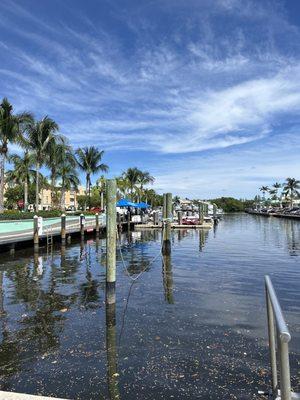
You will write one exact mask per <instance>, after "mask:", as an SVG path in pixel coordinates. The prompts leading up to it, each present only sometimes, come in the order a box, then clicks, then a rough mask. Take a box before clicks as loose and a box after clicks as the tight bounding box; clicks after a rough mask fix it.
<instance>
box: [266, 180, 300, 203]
mask: <svg viewBox="0 0 300 400" xmlns="http://www.w3.org/2000/svg"><path fill="white" fill-rule="evenodd" d="M259 190H260V191H261V192H262V194H263V201H264V202H265V201H266V194H269V195H270V200H272V201H273V202H275V203H276V202H277V203H279V204H282V203H283V202H287V203H289V204H290V206H291V207H293V205H294V200H295V199H297V198H299V197H300V181H299V180H297V179H295V178H287V179H286V181H285V182H284V183H279V182H275V183H274V184H273V185H272V186H270V187H269V186H261V187H260V188H259Z"/></svg>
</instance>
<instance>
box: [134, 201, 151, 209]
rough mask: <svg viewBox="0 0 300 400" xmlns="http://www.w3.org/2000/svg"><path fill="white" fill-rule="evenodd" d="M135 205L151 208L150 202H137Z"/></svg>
mask: <svg viewBox="0 0 300 400" xmlns="http://www.w3.org/2000/svg"><path fill="white" fill-rule="evenodd" d="M135 206H136V207H137V208H149V207H150V205H149V204H147V203H144V202H141V203H137V204H136V205H135Z"/></svg>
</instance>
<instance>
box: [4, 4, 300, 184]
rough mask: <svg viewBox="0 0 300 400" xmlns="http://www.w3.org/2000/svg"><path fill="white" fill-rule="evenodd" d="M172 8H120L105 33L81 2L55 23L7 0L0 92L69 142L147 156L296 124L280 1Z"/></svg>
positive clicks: (290, 40) (255, 136)
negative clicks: (46, 118)
mask: <svg viewBox="0 0 300 400" xmlns="http://www.w3.org/2000/svg"><path fill="white" fill-rule="evenodd" d="M276 3H277V2H276ZM59 4H60V3H59V2H57V6H58V7H60V5H59ZM170 4H171V3H170V2H169V1H165V0H156V1H155V2H148V3H147V4H144V3H143V4H142V3H141V4H140V5H138V6H136V4H135V6H134V7H132V5H131V3H130V2H129V5H128V7H126V8H124V6H123V5H122V4H121V3H120V4H119V8H118V12H117V10H115V9H114V8H111V9H110V10H111V15H108V16H107V17H108V18H112V21H114V22H115V25H114V26H112V27H111V29H108V28H107V26H108V25H106V24H105V21H104V20H103V19H101V18H100V17H101V15H100V14H99V16H100V17H99V18H97V19H95V18H93V17H94V16H93V15H92V14H91V13H88V11H89V6H88V5H87V6H86V10H87V12H86V13H85V12H82V10H81V11H80V10H79V9H78V10H77V9H76V7H73V9H72V18H70V19H68V20H66V21H62V20H60V19H59V18H55V19H54V18H53V16H52V18H50V17H49V18H47V15H46V14H44V15H42V16H41V15H39V14H37V13H36V12H35V10H29V9H28V8H26V7H25V6H24V4H23V3H21V2H19V1H10V0H3V2H1V4H0V12H1V16H3V18H1V21H0V31H1V30H2V31H3V33H5V35H4V36H3V37H4V39H1V42H0V46H1V55H0V61H1V67H0V78H1V85H2V92H3V93H4V94H5V95H7V96H8V97H9V98H10V99H11V100H12V101H13V102H14V104H15V105H16V107H17V109H18V110H20V109H26V110H28V109H33V110H34V111H35V112H36V113H37V116H38V117H40V116H42V115H45V114H49V115H51V116H52V117H53V118H55V119H56V120H57V121H58V123H59V124H60V126H61V129H62V132H63V133H64V134H67V135H68V136H69V137H70V139H71V141H72V142H73V143H74V144H75V145H76V146H79V145H81V144H87V143H93V144H98V143H101V146H103V147H105V148H106V149H108V150H109V151H119V150H122V149H126V150H130V149H131V150H132V151H134V150H135V151H137V154H138V151H146V150H149V149H151V151H152V153H157V154H158V155H160V157H161V159H162V160H165V159H166V158H167V159H168V157H171V158H172V159H173V157H175V156H176V155H177V156H178V157H181V155H185V157H187V158H188V159H189V160H191V159H193V154H190V153H199V152H202V154H204V152H206V151H208V150H210V151H219V150H220V151H221V152H222V154H223V157H225V156H224V154H225V152H226V151H227V150H229V149H232V148H234V147H235V146H237V148H238V149H239V151H240V149H243V148H247V147H248V146H252V145H255V144H256V143H258V144H259V143H262V142H263V140H268V138H269V137H271V136H272V135H275V134H276V135H277V134H278V129H279V130H280V129H282V126H284V123H285V121H286V122H287V123H290V121H294V124H295V125H297V124H298V121H297V115H298V113H299V108H300V94H299V93H300V83H299V82H300V79H299V78H300V59H299V54H300V48H299V43H300V40H299V39H300V33H299V29H298V28H297V27H295V26H294V25H293V24H291V23H290V22H289V20H288V18H287V16H286V13H285V12H284V7H283V5H280V2H278V4H279V5H275V4H272V3H269V2H265V3H263V2H258V1H254V0H253V1H252V0H247V1H245V2H240V1H238V0H218V1H216V2H213V4H212V2H211V1H208V0H203V1H202V2H201V6H200V5H199V2H198V1H194V0H193V1H191V2H189V3H188V4H187V2H186V1H183V0H178V2H176V4H174V3H172V7H171V6H170ZM282 4H283V3H282ZM81 6H82V5H79V4H78V7H81ZM62 7H63V6H62ZM46 8H47V7H46ZM39 12H40V11H39ZM157 17H159V18H157ZM218 18H220V20H218ZM74 21H76V23H74ZM78 21H80V23H78ZM162 21H163V22H162ZM164 23H165V25H166V26H165V25H164ZM295 132H296V131H295ZM279 133H283V132H279ZM222 149H223V150H222ZM225 149H226V150H225ZM252 156H253V155H252ZM137 157H138V156H137ZM220 157H221V156H220ZM220 159H221V158H220ZM249 160H250V158H249ZM227 162H228V163H229V164H230V160H229V159H227ZM249 162H250V161H249ZM231 164H232V163H231ZM231 164H230V165H231ZM186 165H187V164H186ZM191 165H192V164H191ZM186 168H188V166H186ZM181 169H183V172H182V173H181V174H180V175H176V176H177V177H180V179H183V180H184V181H185V185H188V184H189V183H188V182H190V180H189V179H186V180H185V179H184V176H185V175H184V174H185V173H186V171H185V170H184V169H185V167H184V163H181ZM157 173H158V175H160V174H159V171H157ZM207 173H209V172H207ZM232 174H233V175H234V172H232ZM160 176H161V178H160V179H161V180H160V182H161V184H162V183H163V182H164V180H163V177H162V175H160ZM189 176H190V175H189ZM173 181H175V180H173ZM199 183H201V182H200V181H199Z"/></svg>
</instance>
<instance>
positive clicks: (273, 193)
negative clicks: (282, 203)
mask: <svg viewBox="0 0 300 400" xmlns="http://www.w3.org/2000/svg"><path fill="white" fill-rule="evenodd" d="M280 188H281V183H279V182H275V183H274V185H273V186H272V188H270V189H269V193H270V195H271V196H272V200H275V201H277V200H279V197H278V190H279V189H280Z"/></svg>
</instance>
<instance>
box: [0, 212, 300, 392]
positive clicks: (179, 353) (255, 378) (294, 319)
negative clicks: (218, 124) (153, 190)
mask: <svg viewBox="0 0 300 400" xmlns="http://www.w3.org/2000/svg"><path fill="white" fill-rule="evenodd" d="M217 229H218V233H217V236H216V237H215V239H214V240H211V239H212V237H213V232H212V231H208V230H199V231H197V230H188V229H184V230H178V231H174V232H173V238H174V246H173V249H172V254H171V256H165V257H164V258H163V260H162V259H161V258H160V257H158V258H157V259H156V260H155V262H153V263H152V264H151V266H150V267H149V263H150V262H151V261H152V260H153V258H154V257H155V256H156V255H157V254H158V253H159V250H160V248H161V241H160V239H161V232H160V231H158V230H153V231H147V232H136V233H133V234H129V235H128V234H127V233H126V234H123V235H122V236H121V246H122V252H123V256H124V260H125V263H126V266H127V267H128V270H129V276H128V275H127V274H125V273H124V271H123V269H122V263H121V259H120V255H119V253H118V268H117V304H116V307H114V308H113V309H107V308H106V306H105V240H104V239H103V238H96V239H95V241H88V242H84V241H78V242H77V243H76V242H73V244H72V245H70V246H69V245H67V246H64V247H57V248H55V247H54V249H53V252H52V253H51V254H48V255H47V254H46V253H45V254H44V253H43V249H42V248H40V253H39V254H38V253H37V254H33V252H32V249H31V250H30V251H29V250H28V251H27V250H26V251H23V252H21V253H20V252H18V251H17V252H16V254H15V258H14V259H12V258H11V256H9V255H7V256H6V255H3V257H2V260H1V264H0V330H1V332H0V338H1V343H0V378H2V382H5V383H4V384H2V385H1V388H2V389H5V388H7V389H8V390H11V391H14V390H15V391H17V390H18V391H23V392H25V391H27V392H30V393H35V394H36V393H45V394H49V395H50V394H51V395H52V396H56V397H64V398H75V397H76V396H77V398H79V399H80V400H87V399H88V400H91V399H92V400H96V399H104V398H107V397H109V398H110V399H118V398H120V397H122V398H126V400H127V399H128V400H133V399H136V398H138V397H141V398H147V399H151V400H152V399H158V398H165V399H168V400H169V399H173V398H180V397H181V396H182V393H185V396H186V398H202V399H203V400H205V399H207V398H216V399H217V398H233V397H234V396H235V397H237V398H242V397H243V396H244V393H245V391H247V393H249V398H250V397H251V398H253V399H257V395H256V392H257V388H258V387H262V386H264V385H265V382H264V381H265V380H266V377H267V372H264V370H263V368H265V369H266V370H268V356H267V348H266V341H265V338H266V331H265V306H264V293H263V276H264V274H266V273H269V274H271V275H272V279H273V281H274V286H275V288H276V290H277V291H278V295H279V298H280V300H281V302H282V305H283V309H284V312H285V315H286V318H287V320H288V322H289V324H290V327H291V331H292V335H293V340H292V342H291V346H293V348H292V349H293V353H292V356H291V357H292V361H291V367H292V374H293V376H296V372H295V371H296V368H297V358H299V354H300V353H299V346H298V345H299V341H300V335H299V332H300V323H299V314H300V294H299V283H298V282H299V265H298V259H297V256H299V254H300V247H299V244H300V234H299V223H298V222H296V223H295V222H294V221H284V220H278V219H267V218H265V219H262V218H258V219H256V218H255V217H251V216H228V217H225V218H224V220H222V221H221V222H220V224H219V226H218V227H217ZM199 250H200V251H201V254H200V253H199ZM144 269H145V271H146V272H147V273H145V274H142V275H141V276H140V278H139V279H138V280H137V281H135V282H134V283H133V282H132V279H134V278H136V276H137V274H139V273H140V272H143V271H144ZM162 283H163V284H162ZM175 289H176V291H175ZM129 297H130V301H129ZM116 320H117V323H116ZM125 320H126V321H125ZM125 322H126V329H125ZM117 339H118V340H117ZM166 371H167V372H166ZM119 374H120V376H119ZM29 375H30V377H31V378H30V379H28V376H29ZM141 382H142V384H141ZM220 388H221V389H220ZM107 393H108V394H107ZM224 393H225V394H224ZM230 396H231V397H230Z"/></svg>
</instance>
